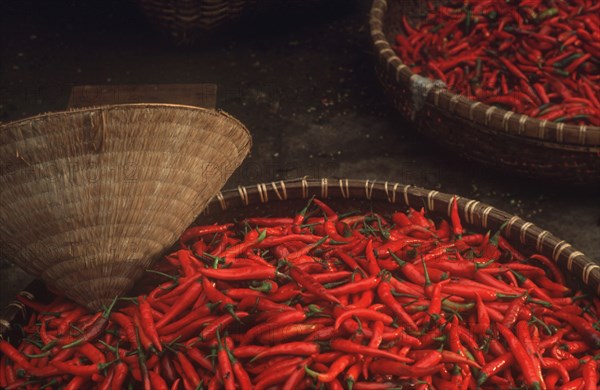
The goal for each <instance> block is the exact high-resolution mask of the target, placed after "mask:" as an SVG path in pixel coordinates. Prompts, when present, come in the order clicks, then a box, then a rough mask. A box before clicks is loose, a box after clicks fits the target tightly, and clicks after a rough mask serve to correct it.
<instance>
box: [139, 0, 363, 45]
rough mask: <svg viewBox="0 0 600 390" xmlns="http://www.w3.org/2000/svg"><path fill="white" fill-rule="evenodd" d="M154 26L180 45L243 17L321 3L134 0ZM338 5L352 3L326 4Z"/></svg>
mask: <svg viewBox="0 0 600 390" xmlns="http://www.w3.org/2000/svg"><path fill="white" fill-rule="evenodd" d="M136 1H137V3H138V4H139V6H140V7H141V9H142V11H143V12H144V14H145V15H146V17H147V18H148V19H149V20H150V22H151V23H153V24H154V25H155V26H157V27H158V28H160V29H161V30H164V31H166V32H168V33H169V34H170V35H171V37H172V38H173V39H174V40H175V41H177V42H180V43H189V42H191V41H193V40H194V38H195V37H196V36H197V34H199V33H201V32H203V31H207V30H211V29H214V28H217V27H219V26H222V25H224V24H227V23H229V22H233V21H235V20H237V19H239V18H240V17H242V16H246V15H256V14H261V13H265V12H277V11H278V9H279V10H287V11H289V8H290V7H293V8H296V9H303V8H304V9H306V8H309V9H310V7H315V6H317V5H319V4H320V3H323V1H324V0H136ZM328 1H329V2H336V3H339V4H340V5H341V4H343V3H344V2H349V1H353V0H328Z"/></svg>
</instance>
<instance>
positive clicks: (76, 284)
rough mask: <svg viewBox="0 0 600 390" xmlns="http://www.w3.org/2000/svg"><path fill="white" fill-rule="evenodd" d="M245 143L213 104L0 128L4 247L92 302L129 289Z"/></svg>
mask: <svg viewBox="0 0 600 390" xmlns="http://www.w3.org/2000/svg"><path fill="white" fill-rule="evenodd" d="M249 147H250V137H249V135H248V133H247V130H246V129H245V128H244V127H243V126H242V125H241V124H240V123H239V122H237V121H235V120H233V119H232V118H230V117H228V116H226V115H224V114H219V113H216V112H214V111H209V110H204V109H199V108H193V107H185V106H175V105H123V106H107V107H100V108H92V109H85V110H75V111H68V112H62V113H55V114H47V115H42V116H38V117H34V118H30V119H26V120H22V121H19V122H13V123H9V124H6V125H3V126H2V127H0V163H1V166H2V174H1V175H0V188H1V189H2V190H1V192H0V203H1V207H0V237H1V241H0V243H1V245H2V255H3V256H6V258H7V259H9V260H11V261H13V262H14V263H16V264H17V265H19V266H20V267H21V268H23V269H24V270H25V271H27V272H29V273H31V274H33V275H34V276H36V277H41V278H42V279H43V280H44V281H46V282H47V283H48V284H49V287H50V288H52V289H55V290H57V291H60V292H63V293H65V294H66V295H67V296H68V297H70V298H72V299H74V300H76V301H77V302H79V303H82V304H85V305H86V306H88V307H90V308H94V309H97V308H99V307H101V306H102V305H103V304H106V303H107V302H110V300H111V299H112V298H114V296H116V295H118V294H122V293H124V292H126V291H127V290H129V289H130V288H131V286H132V285H133V283H134V282H135V281H136V280H137V279H139V278H140V277H141V276H142V275H143V273H144V270H145V269H146V268H148V266H149V265H150V263H151V262H152V260H154V259H155V258H156V257H157V256H158V255H160V254H161V253H162V251H163V250H165V249H166V248H168V247H169V246H170V245H172V243H173V242H174V241H175V240H176V239H177V237H178V235H179V234H180V233H181V232H182V231H183V229H185V227H186V226H188V225H189V224H190V223H191V222H192V221H193V220H194V218H195V217H196V215H197V214H198V213H199V212H201V211H202V209H203V208H204V206H205V205H206V203H207V201H208V200H209V199H210V198H211V197H212V196H213V195H214V194H215V193H216V192H217V191H218V190H219V189H220V188H221V187H222V186H223V184H224V183H225V181H226V180H227V179H228V178H229V176H230V175H231V173H232V172H233V170H234V169H235V168H236V167H237V166H238V165H239V164H240V163H241V161H242V160H243V158H244V157H245V155H246V154H247V152H248V150H249Z"/></svg>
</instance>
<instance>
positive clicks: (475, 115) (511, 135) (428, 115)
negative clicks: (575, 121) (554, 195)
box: [369, 0, 600, 185]
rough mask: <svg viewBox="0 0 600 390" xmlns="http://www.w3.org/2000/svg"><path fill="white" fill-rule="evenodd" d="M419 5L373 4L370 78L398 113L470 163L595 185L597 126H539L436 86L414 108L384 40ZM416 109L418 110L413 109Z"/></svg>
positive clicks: (411, 80)
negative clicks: (372, 68)
mask: <svg viewBox="0 0 600 390" xmlns="http://www.w3.org/2000/svg"><path fill="white" fill-rule="evenodd" d="M425 4H426V3H425V2H424V1H418V0H408V1H406V0H402V1H401V0H374V2H373V6H372V8H371V13H370V21H369V23H370V27H371V37H372V42H373V45H374V48H375V54H376V56H377V61H376V73H377V76H378V78H379V81H380V82H381V85H382V86H383V88H384V91H385V93H386V95H387V96H388V98H389V99H390V100H391V102H392V103H393V105H394V106H395V107H396V108H397V109H398V110H399V111H400V113H401V114H402V115H403V116H404V117H406V118H408V119H409V120H412V121H413V122H414V123H415V125H416V127H417V129H418V130H419V131H421V132H422V133H424V134H425V135H426V136H428V137H430V138H431V139H433V140H434V141H436V142H438V143H440V144H442V145H444V146H446V147H448V148H450V149H452V150H453V151H456V152H457V153H458V154H460V155H462V156H463V157H466V158H468V159H470V160H473V161H477V162H479V163H483V164H485V165H488V166H491V167H494V168H499V169H502V170H504V171H507V172H511V173H516V174H519V175H521V176H527V177H539V178H544V179H547V180H560V181H563V182H567V183H572V184H583V185H585V184H593V185H600V127H598V126H577V125H570V124H564V123H556V122H549V121H540V120H538V119H535V118H532V117H529V116H527V115H522V114H518V113H515V112H512V111H506V110H503V109H500V108H497V107H492V106H488V105H485V104H483V103H481V102H477V101H474V100H469V99H467V98H466V97H463V96H461V95H457V94H454V93H451V92H448V91H447V90H445V89H443V88H439V87H432V88H431V89H430V90H428V91H427V92H425V94H426V95H425V99H424V102H423V104H422V105H421V104H415V99H414V98H413V93H414V92H415V87H416V81H417V75H415V74H414V73H412V72H411V71H410V69H409V67H408V66H406V65H405V64H403V62H402V59H401V58H399V57H398V56H397V55H396V53H395V51H394V50H393V49H392V46H391V44H390V42H394V39H395V36H396V35H398V34H403V29H402V23H401V20H402V15H406V16H407V17H408V19H409V20H413V21H414V20H416V19H418V18H419V17H420V15H423V13H422V12H420V11H422V7H424V6H425ZM417 106H419V107H417Z"/></svg>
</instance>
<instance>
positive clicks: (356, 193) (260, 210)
mask: <svg viewBox="0 0 600 390" xmlns="http://www.w3.org/2000/svg"><path fill="white" fill-rule="evenodd" d="M313 195H314V196H317V197H319V198H321V199H324V200H326V201H327V203H328V204H329V205H331V206H332V207H333V208H334V209H335V210H336V211H339V212H342V213H343V212H348V211H352V210H357V209H360V210H363V211H364V210H371V208H372V209H373V210H374V211H375V212H378V213H382V214H384V215H385V214H388V213H392V212H394V211H398V210H400V211H405V210H406V209H407V207H409V206H410V207H413V208H421V207H425V209H426V210H427V211H428V212H429V213H431V214H433V215H434V216H439V217H448V216H449V214H450V201H451V200H452V198H453V195H450V194H444V193H441V192H438V191H430V190H426V189H423V188H418V187H414V186H409V185H404V184H399V183H390V182H376V181H370V180H349V179H335V180H334V179H310V180H309V179H298V180H289V181H279V182H272V183H262V184H257V185H254V186H246V187H238V188H237V189H232V190H227V191H223V192H219V193H217V195H216V196H215V197H214V198H213V199H212V200H211V201H210V203H209V204H208V206H207V207H206V209H205V211H204V213H203V214H202V215H200V216H199V217H198V219H197V220H196V223H198V224H209V223H214V222H220V223H223V222H231V221H232V220H233V219H234V218H235V219H237V220H243V219H244V218H246V217H251V216H290V215H291V214H293V213H294V212H296V211H298V210H301V209H302V208H303V207H304V206H305V205H306V201H307V199H308V198H310V197H311V196H313ZM458 205H459V212H460V215H461V218H462V220H463V221H464V225H465V226H467V227H469V228H470V229H473V230H475V231H479V232H486V231H488V230H491V231H495V230H497V229H499V228H500V227H501V226H502V225H503V224H506V225H505V227H504V230H503V231H502V234H503V235H504V236H505V237H506V238H507V239H508V240H509V241H510V242H511V243H512V244H513V245H514V246H516V247H517V248H519V249H521V250H522V251H523V252H524V253H525V254H531V253H533V252H537V253H542V254H543V255H545V256H547V257H548V258H550V259H553V260H554V261H555V262H556V263H557V264H558V265H559V266H560V267H561V268H562V269H563V270H565V272H566V273H567V275H568V276H569V280H570V282H571V283H573V284H577V285H580V286H582V287H583V288H585V289H586V290H587V291H589V292H590V293H591V294H596V295H598V296H600V264H599V263H598V262H596V261H594V260H592V259H590V258H589V257H587V256H586V255H584V254H583V253H581V252H579V251H578V250H577V249H575V248H573V247H572V246H571V245H570V244H568V243H567V242H565V241H564V240H561V239H559V238H557V237H555V236H554V235H552V234H551V233H550V232H548V231H546V230H543V229H540V228H538V227H537V226H535V225H533V224H532V223H531V222H527V221H524V220H522V219H521V218H519V217H517V216H514V215H510V214H508V213H505V212H503V211H500V210H498V209H496V208H494V207H492V206H489V205H486V204H483V203H481V202H478V201H475V200H470V199H466V198H458ZM30 289H31V292H33V293H34V294H38V295H39V294H43V290H40V289H39V286H35V285H34V286H31V288H30ZM23 294H30V292H23ZM23 309H24V308H23V306H22V305H21V304H20V303H18V302H14V303H12V304H11V306H9V307H8V308H6V309H5V311H4V313H2V314H0V334H1V333H2V332H4V331H6V329H7V327H8V326H9V325H8V324H9V323H10V322H11V321H23V320H24V318H23V317H22V315H23V313H24V311H23Z"/></svg>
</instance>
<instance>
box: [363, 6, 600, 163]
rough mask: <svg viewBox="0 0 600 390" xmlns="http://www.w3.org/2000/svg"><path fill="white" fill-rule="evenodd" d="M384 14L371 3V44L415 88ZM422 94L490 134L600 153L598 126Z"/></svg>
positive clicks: (441, 93)
mask: <svg viewBox="0 0 600 390" xmlns="http://www.w3.org/2000/svg"><path fill="white" fill-rule="evenodd" d="M387 10H388V0H374V2H373V6H372V8H371V12H370V17H369V25H370V28H371V38H372V40H373V44H374V46H375V48H376V50H377V55H378V56H379V58H380V59H381V61H382V62H384V63H385V64H386V66H388V67H390V68H391V70H392V71H393V72H395V77H396V81H397V82H401V83H405V84H406V85H414V83H415V82H416V79H417V77H420V78H422V77H421V76H420V75H417V74H416V73H413V72H412V71H411V70H410V68H409V67H408V66H407V65H405V64H404V63H403V62H402V60H401V59H400V57H398V56H397V55H396V52H395V51H394V50H393V48H392V46H391V45H390V43H389V41H388V39H387V37H386V35H385V33H384V31H383V30H384V18H385V15H386V12H387ZM425 93H426V94H427V95H426V101H427V103H429V104H432V105H433V106H434V107H436V108H438V109H440V110H443V111H446V112H449V113H450V114H453V115H456V116H458V117H460V118H462V119H465V120H468V121H472V122H475V123H477V124H479V125H483V126H485V127H488V128H490V129H491V130H495V131H497V132H503V133H507V134H510V135H512V136H516V137H519V138H520V139H523V140H527V141H530V142H533V143H536V144H539V145H543V146H545V147H555V148H561V149H566V150H573V151H587V152H600V127H599V126H585V125H581V126H578V125H573V124H565V123H557V122H550V121H547V120H539V119H536V118H533V117H530V116H528V115H524V114H520V113H516V112H513V111H507V110H504V109H501V108H499V107H495V106H489V105H486V104H483V103H481V102H478V101H475V100H470V99H468V98H466V97H464V96H462V95H457V94H455V93H452V92H449V91H448V90H447V89H445V88H439V87H435V86H433V85H432V86H431V87H430V90H429V91H427V92H425Z"/></svg>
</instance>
